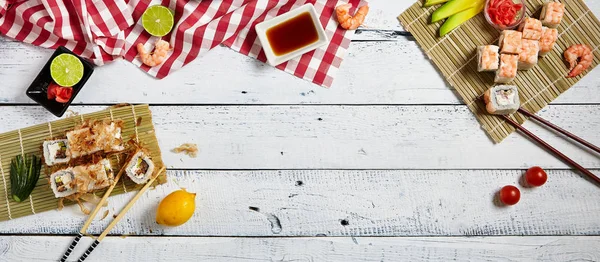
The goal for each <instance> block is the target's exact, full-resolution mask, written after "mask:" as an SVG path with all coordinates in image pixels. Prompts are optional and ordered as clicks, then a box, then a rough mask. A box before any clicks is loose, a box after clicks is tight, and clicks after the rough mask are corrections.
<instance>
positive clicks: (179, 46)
mask: <svg viewBox="0 0 600 262" xmlns="http://www.w3.org/2000/svg"><path fill="white" fill-rule="evenodd" d="M341 2H342V1H340V3H341ZM343 2H346V0H343ZM349 2H350V3H351V4H353V6H354V7H357V6H362V5H365V4H366V2H364V0H349ZM306 3H311V4H313V5H314V6H315V9H316V10H317V13H318V14H319V15H320V21H321V24H322V25H323V26H324V28H325V31H326V32H327V35H328V37H329V39H330V43H329V45H327V46H323V47H321V48H319V49H317V50H315V51H312V52H309V53H307V54H304V55H303V56H301V57H298V58H296V59H293V60H290V61H289V62H287V63H284V64H281V65H279V66H277V68H279V69H281V70H284V71H285V72H288V73H290V74H293V75H295V76H297V77H300V78H303V79H306V80H309V81H312V82H313V83H316V84H318V85H322V86H325V87H330V86H331V84H332V82H333V78H334V76H335V74H336V72H337V70H338V68H339V67H340V64H341V62H342V60H343V58H344V56H345V54H346V51H347V48H348V46H349V45H350V37H351V36H352V35H353V34H354V31H347V30H344V29H342V28H340V27H339V26H338V23H337V21H336V18H335V7H336V5H338V0H287V1H286V0H202V1H198V0H196V1H183V0H179V1H177V0H163V1H152V2H150V1H141V0H64V1H58V0H28V1H21V0H17V1H11V0H8V1H7V0H0V33H1V34H4V35H6V36H8V37H11V38H14V39H16V40H19V41H23V42H26V43H31V44H33V45H37V46H41V47H45V48H53V49H54V48H57V47H58V46H61V45H62V46H65V47H67V48H68V49H70V50H72V51H73V52H74V53H76V54H79V55H81V56H83V57H86V58H89V59H90V60H92V61H93V62H94V63H95V64H96V65H103V64H105V63H107V62H110V61H113V60H115V59H117V58H119V57H124V58H125V59H126V60H129V61H131V62H132V63H133V64H135V65H137V66H138V67H140V68H141V69H142V70H144V71H146V72H148V74H150V75H152V76H155V77H157V78H164V77H166V76H167V75H169V74H170V73H171V72H174V71H176V70H177V69H179V68H181V67H183V66H185V65H186V64H188V63H189V62H191V61H193V60H194V59H195V58H196V57H198V56H200V55H202V54H204V53H205V52H207V51H209V50H210V49H212V48H214V47H215V46H217V45H219V44H224V45H226V46H229V47H231V48H232V49H233V50H235V51H238V52H240V53H242V54H245V55H247V56H250V57H254V58H257V59H258V60H260V61H263V62H264V61H266V56H265V54H264V52H263V51H262V47H261V45H260V43H259V41H258V38H257V36H256V31H255V30H254V26H255V25H256V24H257V23H260V22H262V21H263V20H265V19H270V18H272V17H275V16H277V15H280V14H283V13H285V12H287V11H289V10H292V9H294V8H296V7H299V6H301V5H303V4H306ZM155 4H160V5H163V6H167V7H169V8H170V9H171V10H174V11H175V26H174V29H173V30H172V32H171V33H170V34H169V35H166V36H164V37H162V39H164V40H166V41H169V43H170V44H171V46H172V47H173V51H172V52H171V53H170V54H169V55H168V57H167V59H166V60H165V62H164V63H163V64H161V65H158V66H155V67H148V66H146V65H144V64H142V63H141V61H140V60H139V59H138V58H137V57H136V56H137V49H136V45H137V44H138V43H144V44H146V47H147V48H148V49H150V48H151V47H153V44H154V43H155V42H156V41H157V40H158V38H157V37H152V36H151V35H149V34H148V33H147V32H145V31H144V28H143V27H142V24H141V19H140V18H141V16H142V14H143V12H144V11H145V10H146V8H147V7H148V6H150V5H155ZM351 11H353V12H354V11H355V10H351Z"/></svg>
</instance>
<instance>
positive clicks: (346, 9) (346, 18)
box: [335, 4, 369, 30]
mask: <svg viewBox="0 0 600 262" xmlns="http://www.w3.org/2000/svg"><path fill="white" fill-rule="evenodd" d="M350 8H352V4H342V5H339V6H337V7H336V8H335V14H336V15H337V20H338V22H340V26H342V28H344V29H346V30H354V29H356V28H358V27H359V26H360V25H362V23H363V22H364V21H365V17H366V16H367V14H368V13H369V6H367V5H365V6H362V7H360V8H358V11H357V12H356V14H355V15H354V16H351V15H350V14H349V13H350Z"/></svg>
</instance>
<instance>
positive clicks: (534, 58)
mask: <svg viewBox="0 0 600 262" xmlns="http://www.w3.org/2000/svg"><path fill="white" fill-rule="evenodd" d="M539 50H540V42H538V41H537V40H529V39H523V41H522V45H521V53H520V54H519V66H518V69H519V70H529V69H531V68H533V67H534V66H535V65H537V62H538V52H539Z"/></svg>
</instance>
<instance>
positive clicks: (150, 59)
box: [137, 39, 171, 66]
mask: <svg viewBox="0 0 600 262" xmlns="http://www.w3.org/2000/svg"><path fill="white" fill-rule="evenodd" d="M170 49H171V47H170V46H169V42H167V41H165V40H162V39H161V40H158V41H156V43H155V44H154V51H153V52H152V54H150V53H149V52H147V51H146V48H144V44H142V43H139V44H137V50H138V53H139V54H140V58H141V59H142V63H144V64H145V65H147V66H157V65H160V64H162V62H164V61H165V59H166V58H167V53H168V52H169V50H170Z"/></svg>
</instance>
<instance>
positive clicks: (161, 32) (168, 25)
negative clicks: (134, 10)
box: [142, 5, 175, 36]
mask: <svg viewBox="0 0 600 262" xmlns="http://www.w3.org/2000/svg"><path fill="white" fill-rule="evenodd" d="M174 23H175V19H174V17H173V11H171V9H169V8H166V7H164V6H162V5H153V6H151V7H148V9H146V11H144V14H142V26H143V27H144V29H145V30H146V32H148V33H149V34H151V35H153V36H165V35H166V34H168V33H169V32H171V29H172V28H173V24H174Z"/></svg>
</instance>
